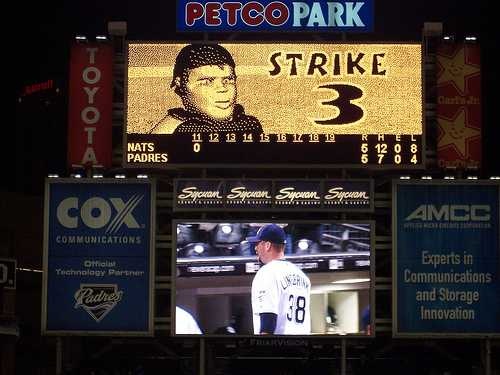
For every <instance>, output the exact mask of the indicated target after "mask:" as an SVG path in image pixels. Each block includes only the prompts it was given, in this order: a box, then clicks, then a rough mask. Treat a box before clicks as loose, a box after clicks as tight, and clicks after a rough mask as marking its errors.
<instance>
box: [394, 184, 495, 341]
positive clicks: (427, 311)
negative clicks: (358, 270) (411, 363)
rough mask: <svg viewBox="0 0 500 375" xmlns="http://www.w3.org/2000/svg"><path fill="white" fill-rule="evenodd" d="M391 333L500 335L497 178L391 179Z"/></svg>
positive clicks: (411, 334) (398, 334)
mask: <svg viewBox="0 0 500 375" xmlns="http://www.w3.org/2000/svg"><path fill="white" fill-rule="evenodd" d="M393 192H394V195H393V210H394V211H393V225H394V228H393V251H394V259H393V267H394V269H393V291H394V292H393V293H394V304H393V306H394V312H393V333H394V335H395V336H419V337H422V336H442V337H447V336H464V337H465V336H467V337H470V336H471V335H473V336H494V335H499V334H500V300H499V298H498V296H499V295H500V280H499V276H500V247H499V198H500V195H499V194H500V184H499V183H498V182H494V181H484V182H482V181H481V182H478V181H458V180H455V181H451V182H444V181H442V182H424V181H415V182H414V181H406V182H405V181H397V182H395V183H394V184H393Z"/></svg>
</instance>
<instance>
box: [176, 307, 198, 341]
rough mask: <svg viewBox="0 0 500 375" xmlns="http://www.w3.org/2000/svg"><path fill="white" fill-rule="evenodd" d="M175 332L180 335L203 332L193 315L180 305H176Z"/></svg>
mask: <svg viewBox="0 0 500 375" xmlns="http://www.w3.org/2000/svg"><path fill="white" fill-rule="evenodd" d="M175 333H176V334H178V335H200V334H201V329H200V327H199V326H198V323H196V320H194V318H193V316H192V315H191V314H190V313H188V312H187V311H186V310H184V309H181V308H180V307H179V306H176V307H175Z"/></svg>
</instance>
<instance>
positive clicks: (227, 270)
mask: <svg viewBox="0 0 500 375" xmlns="http://www.w3.org/2000/svg"><path fill="white" fill-rule="evenodd" d="M173 226H174V227H173V233H174V258H173V259H175V261H174V262H173V267H174V268H175V269H174V270H173V275H174V278H173V279H174V283H173V286H174V287H173V292H172V299H173V301H172V306H173V311H172V334H173V335H208V336H226V335H240V336H253V335H262V334H272V335H295V336H317V337H321V336H325V337H326V336H332V335H352V336H356V337H363V336H365V337H366V336H371V335H372V334H373V329H372V328H373V311H372V310H370V306H373V305H374V301H373V298H374V293H373V291H374V278H373V272H372V270H373V269H374V268H373V257H372V249H373V223H372V222H369V221H364V222H354V221H343V222H331V221H324V222H311V221H300V222H297V221H276V222H272V223H271V222H266V223H264V222H255V221H224V222H222V221H208V220H207V221H174V223H173Z"/></svg>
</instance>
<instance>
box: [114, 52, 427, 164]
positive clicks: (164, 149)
mask: <svg viewBox="0 0 500 375" xmlns="http://www.w3.org/2000/svg"><path fill="white" fill-rule="evenodd" d="M127 56H128V58H127V64H128V65H127V77H126V125H125V126H124V129H125V142H124V153H123V154H124V165H125V166H126V167H138V168H143V167H149V168H170V167H172V168H175V167H199V166H202V167H218V166H221V165H223V166H224V167H234V168H236V167H242V166H248V167H252V166H254V167H255V166H261V167H275V166H277V165H282V166H283V167H300V166H308V167H325V166H345V167H363V168H364V167H388V168H394V167H404V168H407V167H421V165H422V164H423V160H422V157H423V153H422V150H423V143H422V142H423V134H422V133H423V111H422V103H423V101H422V97H423V94H422V93H423V82H422V47H421V45H420V44H417V43H413V44H411V43H398V44H396V43H392V44H391V43H357V44H354V43H351V44H340V43H336V44H334V43H293V44H292V43H262V42H260V43H220V44H219V43H215V42H205V43H199V42H197V43H193V44H180V43H129V44H128V49H127Z"/></svg>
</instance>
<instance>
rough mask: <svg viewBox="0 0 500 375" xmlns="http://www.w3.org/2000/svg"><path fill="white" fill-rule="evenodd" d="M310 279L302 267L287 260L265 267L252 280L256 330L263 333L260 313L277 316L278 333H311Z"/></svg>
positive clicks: (276, 330)
mask: <svg viewBox="0 0 500 375" xmlns="http://www.w3.org/2000/svg"><path fill="white" fill-rule="evenodd" d="M310 292H311V281H310V280H309V278H308V277H307V276H306V274H305V273H304V272H302V270H301V269H300V268H298V267H297V266H296V265H295V264H293V263H290V262H288V261H286V260H273V261H271V262H269V263H267V264H266V265H264V266H262V267H261V268H260V269H259V271H258V272H257V274H256V275H255V277H254V279H253V282H252V313H253V331H254V333H255V334H259V333H260V315H259V314H260V313H273V314H276V315H277V316H278V318H277V321H276V329H275V331H274V334H276V335H308V334H310V333H311V314H310V311H309V309H310V297H309V295H310Z"/></svg>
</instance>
